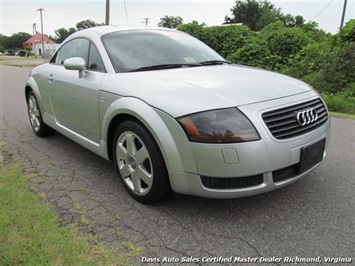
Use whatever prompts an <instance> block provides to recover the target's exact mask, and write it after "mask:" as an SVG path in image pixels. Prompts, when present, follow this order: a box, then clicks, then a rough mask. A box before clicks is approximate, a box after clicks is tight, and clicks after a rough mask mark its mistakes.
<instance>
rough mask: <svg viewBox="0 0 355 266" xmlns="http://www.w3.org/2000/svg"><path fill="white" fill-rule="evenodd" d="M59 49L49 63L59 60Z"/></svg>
mask: <svg viewBox="0 0 355 266" xmlns="http://www.w3.org/2000/svg"><path fill="white" fill-rule="evenodd" d="M58 53H59V51H57V52H56V53H55V54H54V55H53V56H52V59H51V61H50V62H49V63H51V64H55V63H56V62H57V56H58Z"/></svg>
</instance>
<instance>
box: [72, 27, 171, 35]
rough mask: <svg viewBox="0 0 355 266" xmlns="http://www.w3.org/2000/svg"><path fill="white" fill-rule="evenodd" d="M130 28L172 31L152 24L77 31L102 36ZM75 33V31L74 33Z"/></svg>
mask: <svg viewBox="0 0 355 266" xmlns="http://www.w3.org/2000/svg"><path fill="white" fill-rule="evenodd" d="M130 30H167V31H172V29H167V28H162V27H152V26H98V27H93V28H88V29H85V30H80V31H77V32H76V33H78V34H80V33H81V34H86V33H88V32H95V33H97V34H98V35H100V36H102V35H105V34H108V33H111V32H117V31H130ZM74 34H75V33H74Z"/></svg>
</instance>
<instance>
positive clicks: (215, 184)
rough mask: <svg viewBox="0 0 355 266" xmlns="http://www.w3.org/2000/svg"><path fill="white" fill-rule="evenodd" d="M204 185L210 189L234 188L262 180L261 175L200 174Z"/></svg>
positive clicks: (259, 182)
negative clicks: (227, 176)
mask: <svg viewBox="0 0 355 266" xmlns="http://www.w3.org/2000/svg"><path fill="white" fill-rule="evenodd" d="M201 181H202V184H203V185H204V187H206V188H212V189H236V188H246V187H253V186H258V185H261V184H262V183H263V181H264V179H263V175H262V174H260V175H254V176H247V177H231V178H226V177H222V178H219V177H208V176H201Z"/></svg>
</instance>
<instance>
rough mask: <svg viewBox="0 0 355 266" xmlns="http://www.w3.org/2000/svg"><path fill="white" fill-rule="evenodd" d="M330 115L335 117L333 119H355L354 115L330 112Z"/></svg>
mask: <svg viewBox="0 0 355 266" xmlns="http://www.w3.org/2000/svg"><path fill="white" fill-rule="evenodd" d="M330 115H331V116H333V117H339V118H346V119H355V115H353V114H344V113H337V112H330Z"/></svg>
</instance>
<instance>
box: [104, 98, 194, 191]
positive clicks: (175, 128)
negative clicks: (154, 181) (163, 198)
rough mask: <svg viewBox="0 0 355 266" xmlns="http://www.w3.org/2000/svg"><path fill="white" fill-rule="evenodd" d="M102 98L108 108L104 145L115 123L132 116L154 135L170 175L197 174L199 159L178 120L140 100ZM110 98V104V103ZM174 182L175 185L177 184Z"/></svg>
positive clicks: (172, 182)
mask: <svg viewBox="0 0 355 266" xmlns="http://www.w3.org/2000/svg"><path fill="white" fill-rule="evenodd" d="M102 97H104V98H105V100H106V103H105V104H106V105H108V107H107V109H106V110H105V113H104V114H103V115H102V120H101V121H102V133H103V135H102V136H103V137H105V138H106V139H104V142H106V143H108V142H109V141H108V139H107V136H108V135H109V134H108V133H109V132H108V130H109V127H110V124H111V121H113V120H114V118H115V117H117V116H119V115H122V114H124V115H129V116H131V117H134V118H135V119H137V120H139V121H140V122H141V123H142V124H143V125H144V126H145V127H146V128H147V129H148V131H149V132H150V134H151V135H152V136H153V138H154V139H155V141H156V143H157V145H158V146H159V148H160V151H161V153H162V155H163V158H164V160H165V164H166V167H167V169H168V172H169V173H183V172H185V171H188V172H196V164H195V163H194V161H195V160H194V157H193V154H192V150H191V147H190V145H189V143H188V141H187V138H186V135H185V132H184V131H183V130H182V128H181V127H180V126H179V124H178V123H177V122H176V120H175V119H174V118H172V117H171V116H169V115H168V114H166V113H164V112H162V111H160V110H157V109H155V108H153V107H151V106H150V105H148V104H147V103H145V102H144V101H142V100H140V99H138V98H134V97H119V96H117V95H112V94H109V93H103V94H102V95H101V97H100V98H101V99H102ZM112 98H115V99H114V100H113V99H112ZM108 99H109V103H107V100H108ZM100 110H102V108H100ZM170 176H171V175H170ZM170 181H171V184H172V186H174V181H173V180H170Z"/></svg>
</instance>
